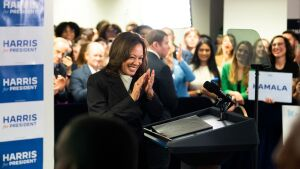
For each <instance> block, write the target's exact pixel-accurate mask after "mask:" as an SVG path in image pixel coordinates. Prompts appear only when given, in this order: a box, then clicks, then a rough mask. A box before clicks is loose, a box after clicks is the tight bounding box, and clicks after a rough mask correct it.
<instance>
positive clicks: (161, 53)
mask: <svg viewBox="0 0 300 169" xmlns="http://www.w3.org/2000/svg"><path fill="white" fill-rule="evenodd" d="M146 39H147V41H148V44H149V47H148V53H147V57H148V66H149V68H150V69H154V70H155V80H154V85H153V89H154V91H155V93H156V94H157V95H158V97H159V98H160V100H161V102H162V103H163V106H164V109H165V111H164V117H163V118H164V119H167V118H170V117H171V116H173V115H175V112H176V108H177V96H176V91H175V87H174V83H173V79H172V72H171V70H170V68H169V67H168V66H167V65H166V64H165V63H164V62H163V60H162V59H164V58H165V57H166V56H167V54H168V52H169V49H170V47H169V44H168V43H169V40H168V35H167V34H166V33H165V32H163V31H161V30H152V31H151V32H149V33H148V34H147V36H146ZM162 120H163V119H162Z"/></svg>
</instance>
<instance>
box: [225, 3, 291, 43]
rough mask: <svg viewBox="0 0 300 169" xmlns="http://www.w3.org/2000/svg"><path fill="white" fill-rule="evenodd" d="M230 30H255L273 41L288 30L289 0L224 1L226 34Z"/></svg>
mask: <svg viewBox="0 0 300 169" xmlns="http://www.w3.org/2000/svg"><path fill="white" fill-rule="evenodd" d="M229 28H238V29H254V30H256V31H257V32H258V33H259V34H260V36H261V37H263V38H267V39H269V40H271V39H272V37H274V36H275V35H278V34H281V33H282V32H283V31H284V30H286V28H287V0H263V1H262V0H251V1H249V0H224V33H226V32H227V30H228V29H229Z"/></svg>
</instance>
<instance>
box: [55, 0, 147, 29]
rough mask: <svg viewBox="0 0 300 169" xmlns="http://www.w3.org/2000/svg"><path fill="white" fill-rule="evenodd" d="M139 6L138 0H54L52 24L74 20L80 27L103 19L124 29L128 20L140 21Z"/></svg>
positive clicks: (92, 24)
mask: <svg viewBox="0 0 300 169" xmlns="http://www.w3.org/2000/svg"><path fill="white" fill-rule="evenodd" d="M141 6H142V4H141V3H140V2H138V0H109V1H106V0H76V1H74V0H54V7H53V9H54V24H56V25H57V24H59V23H60V22H62V21H74V22H76V23H78V24H79V25H80V26H81V27H95V26H96V24H97V23H98V22H99V21H101V20H103V19H105V20H109V21H110V22H111V23H117V24H119V25H120V26H121V27H122V29H124V28H125V25H126V24H127V23H128V22H131V21H136V22H138V23H140V22H141V19H140V15H139V14H140V13H141V11H140V10H141V8H140V7H141ZM70 9H71V10H70Z"/></svg>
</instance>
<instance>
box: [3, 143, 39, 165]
mask: <svg viewBox="0 0 300 169" xmlns="http://www.w3.org/2000/svg"><path fill="white" fill-rule="evenodd" d="M0 158H1V160H0V168H1V169H33V168H34V169H42V168H43V139H42V138H37V139H29V140H18V141H9V142H0Z"/></svg>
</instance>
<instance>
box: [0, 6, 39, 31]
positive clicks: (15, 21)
mask: <svg viewBox="0 0 300 169" xmlns="http://www.w3.org/2000/svg"><path fill="white" fill-rule="evenodd" d="M43 25H44V0H0V27H1V26H4V27H6V26H43Z"/></svg>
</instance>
